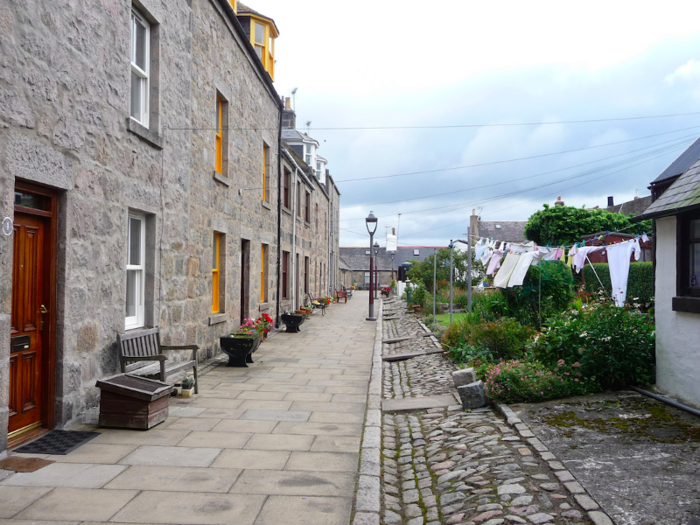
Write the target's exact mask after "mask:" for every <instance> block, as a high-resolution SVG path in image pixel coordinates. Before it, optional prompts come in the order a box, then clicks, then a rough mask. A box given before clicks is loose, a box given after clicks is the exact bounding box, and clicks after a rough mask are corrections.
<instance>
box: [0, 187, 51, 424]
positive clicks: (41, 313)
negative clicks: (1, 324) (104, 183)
mask: <svg viewBox="0 0 700 525" xmlns="http://www.w3.org/2000/svg"><path fill="white" fill-rule="evenodd" d="M55 217H56V198H55V195H54V194H53V193H52V192H50V191H49V190H45V189H43V188H34V187H33V186H30V185H28V184H20V183H17V186H16V187H15V217H14V233H13V260H12V315H11V327H10V339H11V345H10V398H9V406H8V408H9V415H10V420H9V425H8V432H9V434H10V437H12V435H13V433H14V434H23V433H24V431H27V430H31V429H33V428H36V427H42V426H43V427H47V428H51V427H52V426H53V400H54V395H53V386H54V373H53V338H54V335H53V334H54V329H55V317H54V316H53V315H52V314H53V310H54V304H55V275H54V262H53V261H54V259H55V246H56V240H55V235H56V229H55Z"/></svg>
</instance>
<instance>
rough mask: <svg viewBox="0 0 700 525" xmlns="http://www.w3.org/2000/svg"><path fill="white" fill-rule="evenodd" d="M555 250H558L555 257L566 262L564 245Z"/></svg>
mask: <svg viewBox="0 0 700 525" xmlns="http://www.w3.org/2000/svg"><path fill="white" fill-rule="evenodd" d="M557 251H558V252H559V257H557V259H559V260H560V261H561V262H563V263H564V264H566V246H562V247H561V248H559V250H557Z"/></svg>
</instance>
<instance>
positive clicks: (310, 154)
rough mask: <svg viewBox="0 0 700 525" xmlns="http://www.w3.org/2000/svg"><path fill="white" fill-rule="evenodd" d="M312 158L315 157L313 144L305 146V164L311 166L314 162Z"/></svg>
mask: <svg viewBox="0 0 700 525" xmlns="http://www.w3.org/2000/svg"><path fill="white" fill-rule="evenodd" d="M312 157H313V146H312V145H311V144H306V145H305V146H304V162H306V164H308V165H309V166H311V162H312V160H311V159H312Z"/></svg>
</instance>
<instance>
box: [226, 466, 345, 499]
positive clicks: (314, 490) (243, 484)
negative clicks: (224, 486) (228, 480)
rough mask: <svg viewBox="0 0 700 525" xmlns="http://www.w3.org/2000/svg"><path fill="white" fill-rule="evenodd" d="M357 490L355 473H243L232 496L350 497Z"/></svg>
mask: <svg viewBox="0 0 700 525" xmlns="http://www.w3.org/2000/svg"><path fill="white" fill-rule="evenodd" d="M354 490H355V475H354V473H352V474H351V473H346V472H305V471H291V470H290V471H286V470H285V471H278V470H244V471H243V473H242V474H241V476H240V477H239V478H238V480H237V481H236V482H235V483H234V484H233V487H232V488H231V493H232V494H285V495H297V496H335V495H337V494H346V495H347V496H348V497H351V495H352V494H353V491H354Z"/></svg>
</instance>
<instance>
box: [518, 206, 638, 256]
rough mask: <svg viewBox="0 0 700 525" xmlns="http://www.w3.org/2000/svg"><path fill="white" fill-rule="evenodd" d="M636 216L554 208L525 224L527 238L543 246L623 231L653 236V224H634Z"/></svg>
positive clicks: (581, 209)
mask: <svg viewBox="0 0 700 525" xmlns="http://www.w3.org/2000/svg"><path fill="white" fill-rule="evenodd" d="M631 217H633V215H624V214H621V213H612V212H609V211H607V210H602V209H597V210H587V209H586V208H583V207H582V208H575V207H574V206H550V205H549V204H544V209H543V210H539V211H537V212H535V213H534V214H532V215H531V216H530V218H529V219H528V221H527V224H525V237H527V238H528V239H530V240H531V241H535V242H536V243H537V244H539V245H540V246H546V245H550V246H560V245H564V244H573V243H575V242H578V241H580V240H581V237H582V236H584V235H589V234H591V233H597V232H601V231H611V232H612V231H616V230H617V231H622V230H623V229H624V233H631V234H637V233H639V234H641V233H643V232H645V231H646V232H651V221H643V222H640V223H638V224H635V223H632V222H631V221H630V218H631Z"/></svg>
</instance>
